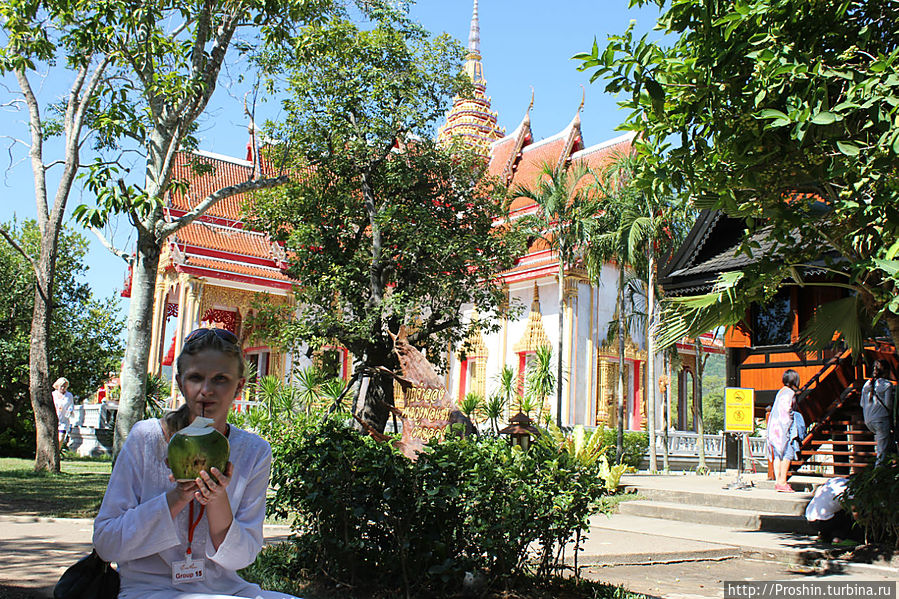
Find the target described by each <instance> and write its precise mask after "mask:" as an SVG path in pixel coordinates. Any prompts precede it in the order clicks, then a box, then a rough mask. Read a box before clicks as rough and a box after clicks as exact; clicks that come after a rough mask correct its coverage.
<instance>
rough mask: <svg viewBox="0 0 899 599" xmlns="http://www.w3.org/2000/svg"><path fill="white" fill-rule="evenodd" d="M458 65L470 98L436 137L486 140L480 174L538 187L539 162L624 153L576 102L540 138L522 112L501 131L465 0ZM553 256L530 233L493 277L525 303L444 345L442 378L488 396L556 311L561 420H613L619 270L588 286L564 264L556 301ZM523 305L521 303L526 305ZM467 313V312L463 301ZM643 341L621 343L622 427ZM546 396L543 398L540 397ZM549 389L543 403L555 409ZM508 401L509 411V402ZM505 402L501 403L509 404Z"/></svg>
mask: <svg viewBox="0 0 899 599" xmlns="http://www.w3.org/2000/svg"><path fill="white" fill-rule="evenodd" d="M464 68H465V72H466V73H467V74H468V75H469V77H471V79H472V83H473V85H474V94H473V98H456V99H455V101H454V102H453V106H452V108H451V109H450V111H449V114H448V115H447V119H446V123H445V124H444V125H443V126H442V127H441V128H440V130H439V133H438V140H441V141H446V140H448V139H449V138H450V137H453V136H461V137H462V139H463V140H464V141H466V142H468V143H471V144H473V145H475V146H476V147H478V148H485V147H486V148H487V150H486V152H485V153H486V155H487V158H488V160H489V169H488V170H489V174H490V175H492V176H496V177H499V178H500V180H501V181H502V183H504V184H505V185H507V186H508V187H510V188H514V187H516V186H519V185H520V186H523V187H529V188H533V187H535V186H536V185H537V183H538V181H539V177H540V176H541V175H540V173H541V170H542V169H543V167H544V165H545V164H549V165H551V166H553V167H556V168H558V167H563V166H567V165H571V164H575V163H583V164H586V165H587V166H589V167H593V168H598V167H600V166H602V165H603V164H604V163H607V162H608V161H609V160H611V159H614V157H615V156H616V155H621V154H626V153H628V152H630V151H631V140H632V136H631V135H623V136H620V137H616V138H614V139H611V140H608V141H605V142H601V143H598V144H595V145H591V146H586V145H585V143H584V140H583V137H582V134H581V120H580V119H581V117H580V113H581V110H582V109H583V101H582V102H581V106H579V107H578V108H577V110H576V111H574V115H573V117H572V119H571V122H570V123H569V124H568V126H567V127H565V129H563V130H562V131H559V132H557V133H556V134H554V135H551V136H550V137H547V138H545V139H542V140H540V141H534V138H535V136H534V134H533V132H532V129H531V121H530V110H531V107H532V106H533V97H532V98H531V105H530V106H529V107H528V109H527V111H526V112H525V115H524V117H523V118H522V120H521V122H520V123H519V125H518V126H517V127H516V128H515V130H514V131H513V132H512V133H510V134H509V135H505V136H503V135H501V133H500V132H499V129H498V128H497V126H496V123H497V116H496V113H495V112H493V111H492V110H491V108H490V98H489V97H488V96H487V94H486V86H487V82H486V79H485V78H484V71H483V66H482V64H481V53H480V24H479V18H478V2H477V0H475V2H474V12H473V14H472V20H471V29H470V33H469V38H468V54H467V56H466V62H465V67H464ZM536 211H537V206H536V205H535V204H534V203H533V202H532V201H531V200H529V199H527V198H523V197H520V198H516V199H515V200H513V202H512V205H511V213H512V214H511V217H512V218H513V219H515V218H519V217H521V216H524V215H528V214H533V213H535V212H536ZM558 264H559V263H558V257H557V255H556V254H555V253H554V252H553V251H552V250H551V249H550V248H549V247H548V245H547V244H546V243H545V242H544V240H542V239H537V240H536V241H535V242H534V243H533V244H532V245H531V247H530V248H529V249H528V252H527V254H525V255H524V256H522V257H521V258H519V259H518V261H517V263H516V265H515V266H514V267H513V268H512V269H511V270H509V271H507V272H505V273H503V274H502V283H503V286H504V289H505V291H506V293H507V295H508V300H509V303H510V304H514V303H518V304H519V305H521V306H523V307H525V308H526V309H525V310H523V314H522V316H521V317H520V318H519V319H517V320H506V321H504V322H502V323H499V324H500V330H499V332H497V333H493V334H480V333H479V334H477V335H476V336H475V337H474V338H472V339H469V344H468V345H469V347H471V348H473V349H472V350H471V351H469V353H467V354H465V355H461V354H458V353H454V352H450V355H449V356H448V358H449V359H448V363H449V364H450V369H449V372H448V373H447V386H448V387H449V388H450V391H451V393H452V394H453V396H454V397H455V398H457V401H461V400H462V399H464V397H465V396H466V394H468V393H476V394H478V395H479V396H481V397H484V398H486V397H489V396H490V395H491V394H493V393H495V392H496V389H495V384H492V383H491V382H492V381H494V380H495V378H496V376H497V374H498V373H499V371H500V370H501V369H502V368H503V367H504V366H511V367H512V368H513V369H515V371H516V372H517V373H518V376H519V380H521V377H522V376H523V373H524V372H525V371H526V369H527V365H528V363H529V362H530V360H532V359H533V357H534V355H535V354H536V352H537V349H538V348H540V347H542V346H549V347H550V348H551V349H552V351H553V353H554V354H555V351H556V348H557V342H558V339H557V337H558V330H559V326H558V325H559V319H560V318H562V319H564V335H565V339H564V340H563V350H562V353H563V356H562V360H563V364H564V372H565V376H563V381H562V396H563V399H562V413H561V422H562V424H563V425H574V424H584V425H588V426H594V425H598V424H606V425H608V426H615V425H616V420H617V409H616V406H617V382H618V345H617V340H609V339H608V338H607V335H606V331H607V329H608V325H609V322H610V321H612V320H613V319H614V317H615V304H616V297H615V296H616V288H617V277H618V269H617V266H616V265H614V264H607V265H606V266H605V267H604V269H603V273H602V284H600V285H595V284H593V283H592V282H591V281H590V280H589V278H588V277H587V273H586V271H584V270H583V269H581V268H573V269H571V270H569V271H567V272H566V275H565V289H564V293H563V294H562V298H563V299H562V305H561V306H560V305H559V295H560V294H559V282H558ZM528 307H529V310H528V309H527V308H528ZM466 310H467V311H468V312H469V314H471V313H473V311H474V310H475V307H474V306H468V307H467V308H466ZM642 345H643V343H642V340H635V339H633V338H631V337H630V336H628V338H627V339H626V343H625V347H626V352H625V354H626V355H625V368H626V369H627V374H626V378H627V381H628V386H627V390H626V402H625V403H626V410H625V415H626V423H625V424H626V427H627V428H630V429H634V430H639V429H641V428H642V426H643V423H644V420H645V418H646V405H645V401H644V400H643V397H644V394H643V387H644V384H645V383H644V382H643V381H644V379H645V376H644V374H645V366H646V353H645V351H643V349H641V346H642ZM548 404H552V405H548ZM555 404H556V400H555V396H553V397H552V398H549V399H548V400H547V405H546V408H548V409H549V411H550V412H551V413H552V414H555V411H556V405H555ZM508 408H511V409H513V410H514V409H515V407H514V406H510V407H508ZM508 408H507V409H508Z"/></svg>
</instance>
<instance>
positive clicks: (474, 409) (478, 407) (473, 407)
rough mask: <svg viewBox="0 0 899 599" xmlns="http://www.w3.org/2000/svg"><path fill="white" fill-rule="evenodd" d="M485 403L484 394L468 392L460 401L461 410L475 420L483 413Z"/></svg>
mask: <svg viewBox="0 0 899 599" xmlns="http://www.w3.org/2000/svg"><path fill="white" fill-rule="evenodd" d="M484 403H485V401H484V396H483V395H481V394H480V393H475V392H471V393H466V394H465V398H464V399H462V402H461V403H459V411H460V412H462V413H463V414H465V415H466V416H467V417H468V418H469V419H470V420H471V421H472V422H474V421H475V420H477V419H478V417H479V416H480V414H482V413H483V411H484Z"/></svg>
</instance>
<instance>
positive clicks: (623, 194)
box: [587, 153, 685, 472]
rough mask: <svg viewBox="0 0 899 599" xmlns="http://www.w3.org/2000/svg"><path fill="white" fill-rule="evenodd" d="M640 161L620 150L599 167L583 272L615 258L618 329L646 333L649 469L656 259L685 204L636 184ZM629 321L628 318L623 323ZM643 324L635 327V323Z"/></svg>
mask: <svg viewBox="0 0 899 599" xmlns="http://www.w3.org/2000/svg"><path fill="white" fill-rule="evenodd" d="M639 167H640V164H639V163H638V161H637V158H636V156H635V155H634V154H632V153H628V154H622V155H619V156H617V157H615V159H614V160H612V161H611V162H610V163H609V164H608V165H607V166H606V168H605V169H604V170H603V172H602V174H601V177H599V179H598V187H599V189H600V192H601V194H602V195H603V196H605V197H606V199H607V201H608V203H605V204H604V206H605V207H606V210H605V211H604V214H603V217H602V219H601V220H602V223H601V224H600V225H599V226H597V228H596V230H597V231H602V232H601V233H599V234H598V235H596V236H595V237H594V238H592V239H591V240H590V250H589V252H588V256H587V258H588V260H587V262H588V271H589V272H590V273H591V276H593V277H594V278H597V274H598V272H599V269H600V268H601V267H602V264H603V263H604V262H605V261H608V260H615V261H617V262H618V265H619V277H618V290H617V291H618V294H617V297H618V302H617V304H618V308H617V312H618V327H617V329H618V331H619V332H626V331H630V330H632V328H631V326H630V325H631V324H634V325H636V326H638V328H642V329H643V331H644V332H645V335H646V352H647V355H648V360H647V373H646V374H647V379H648V384H647V385H646V389H645V392H646V408H647V409H646V412H647V432H648V434H649V439H650V442H649V461H650V470H651V471H653V472H655V471H656V470H657V459H656V451H655V421H656V411H657V410H656V407H657V403H658V402H657V401H656V373H655V355H656V353H657V349H656V348H657V343H656V330H657V323H658V314H657V312H658V311H657V309H656V303H657V302H656V289H657V285H658V284H657V280H658V272H657V266H656V264H657V260H656V256H657V255H658V253H659V252H660V251H664V250H665V249H666V248H667V247H671V246H672V245H674V244H676V243H678V242H679V235H678V233H679V232H681V231H682V229H684V227H683V226H682V222H685V219H684V216H685V215H684V205H683V203H682V202H681V203H679V202H676V201H674V199H673V198H671V197H668V196H661V195H659V194H657V193H655V192H654V191H653V190H643V189H640V188H638V187H637V186H636V185H635V183H634V181H635V174H636V173H637V171H638V169H639ZM625 265H628V266H630V267H631V268H632V269H633V271H634V273H635V275H636V279H638V280H639V281H640V282H641V283H640V285H641V286H642V287H643V289H642V290H641V291H640V292H639V293H641V294H642V295H645V298H646V305H645V308H646V309H645V312H644V314H642V315H639V314H636V311H635V310H633V308H634V302H633V301H631V302H630V304H631V306H630V307H631V308H632V310H631V313H632V315H633V316H637V318H636V319H628V315H627V313H626V310H625V303H626V302H625V299H626V295H627V290H628V288H629V287H630V288H631V289H632V285H633V283H634V281H633V280H630V281H629V280H628V277H627V275H626V273H625V268H624V266H625ZM628 320H630V321H631V322H630V323H628ZM640 321H642V322H640ZM640 324H642V325H643V326H642V327H640V326H639V325H640ZM624 339H625V335H619V336H618V341H619V354H620V355H619V374H620V377H619V384H618V450H619V458H620V452H621V451H622V445H623V438H624V423H623V415H624V397H623V394H624V386H625V383H624V370H623V360H624Z"/></svg>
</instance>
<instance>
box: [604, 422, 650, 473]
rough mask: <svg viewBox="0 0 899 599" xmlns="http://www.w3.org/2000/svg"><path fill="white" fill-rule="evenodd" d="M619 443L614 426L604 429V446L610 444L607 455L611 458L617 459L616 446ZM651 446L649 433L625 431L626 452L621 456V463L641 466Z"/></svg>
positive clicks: (636, 466) (612, 459)
mask: <svg viewBox="0 0 899 599" xmlns="http://www.w3.org/2000/svg"><path fill="white" fill-rule="evenodd" d="M617 444H618V431H617V430H616V429H614V428H607V429H604V430H603V446H608V447H609V449H608V450H607V451H606V455H608V456H609V460H611V461H614V459H615V448H616V447H617ZM648 448H649V435H647V434H646V433H643V432H640V431H624V453H623V454H622V456H621V463H622V464H627V465H628V466H633V467H634V468H639V467H640V461H641V460H642V459H643V456H644V455H645V454H646V450H647V449H648Z"/></svg>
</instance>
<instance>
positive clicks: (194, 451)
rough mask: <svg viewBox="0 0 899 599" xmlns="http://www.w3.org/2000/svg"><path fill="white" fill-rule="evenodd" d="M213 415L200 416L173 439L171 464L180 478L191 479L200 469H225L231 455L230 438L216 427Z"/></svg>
mask: <svg viewBox="0 0 899 599" xmlns="http://www.w3.org/2000/svg"><path fill="white" fill-rule="evenodd" d="M213 422H214V421H213V420H212V418H203V417H202V416H197V417H196V418H195V419H194V421H193V422H192V423H190V426H187V427H185V428H183V429H181V430H180V431H178V432H177V433H175V434H174V435H172V439H171V440H170V441H169V452H168V453H169V468H171V470H172V475H174V477H175V480H177V481H191V480H195V479H196V478H197V477H198V476H200V471H202V470H205V471H206V472H208V473H211V471H212V468H218V469H219V471H221V472H224V471H225V467H226V466H227V465H228V458H229V457H230V455H231V446H230V444H229V443H228V438H227V437H225V435H223V434H222V433H220V432H218V431H217V430H215V428H213V426H212V423H213Z"/></svg>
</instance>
